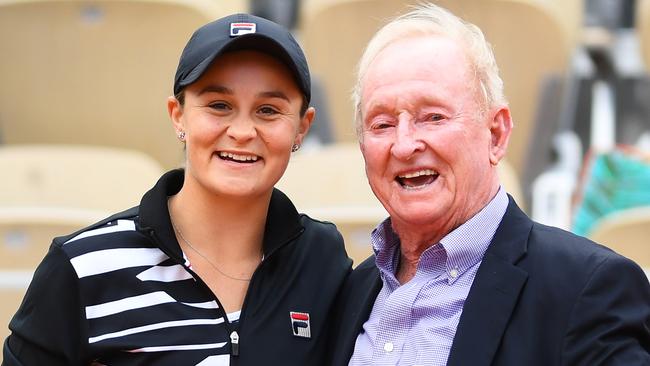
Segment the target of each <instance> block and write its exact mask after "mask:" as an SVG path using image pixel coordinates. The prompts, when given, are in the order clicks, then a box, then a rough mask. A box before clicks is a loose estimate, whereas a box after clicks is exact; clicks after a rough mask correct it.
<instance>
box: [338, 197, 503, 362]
mask: <svg viewBox="0 0 650 366" xmlns="http://www.w3.org/2000/svg"><path fill="white" fill-rule="evenodd" d="M507 206H508V196H507V195H506V193H505V191H504V190H503V188H500V189H499V191H498V192H497V194H496V196H495V197H494V198H493V199H492V201H490V203H488V205H487V206H485V207H484V208H483V209H482V210H481V211H479V212H478V213H477V214H476V215H475V216H474V217H472V218H471V219H470V220H468V221H467V222H465V223H464V224H462V225H461V226H459V227H458V228H456V229H455V230H454V231H452V232H451V233H449V234H447V236H445V237H444V238H442V240H440V243H438V244H436V245H433V246H431V247H430V248H428V249H427V250H425V251H424V252H423V253H422V255H421V257H420V262H419V264H418V268H417V272H416V274H415V277H413V278H412V279H411V280H410V281H409V282H407V283H405V284H404V285H400V283H399V282H398V281H397V278H396V277H395V272H396V269H397V265H398V262H399V238H398V237H397V235H396V234H395V233H394V232H393V230H392V228H391V223H390V218H389V219H387V220H385V221H384V222H382V223H381V224H380V225H379V226H378V227H377V228H376V229H375V230H374V231H373V232H372V236H371V240H372V245H373V249H374V251H375V254H376V262H377V267H378V268H379V272H380V276H381V279H382V282H383V287H382V289H381V291H380V292H379V295H378V296H377V299H376V300H375V304H374V306H373V308H372V312H371V313H370V317H369V319H368V320H367V321H366V322H365V324H364V325H363V331H362V332H361V333H360V334H359V336H358V337H357V340H356V344H355V348H354V354H353V355H352V359H351V360H350V366H361V365H400V366H407V365H408V366H413V365H418V366H419V365H422V366H430V365H445V364H446V363H447V358H448V357H449V351H450V349H451V344H452V342H453V340H454V335H455V334H456V328H457V326H458V322H459V320H460V315H461V313H462V312H463V304H464V303H465V299H466V298H467V294H468V293H469V289H470V287H471V286H472V282H473V281H474V277H475V276H476V271H477V270H478V267H479V266H480V264H481V260H482V258H483V254H485V251H486V250H487V248H488V246H489V245H490V241H492V238H493V237H494V233H495V232H496V230H497V227H498V226H499V223H500V222H501V219H502V218H503V215H504V214H505V212H506V208H507ZM486 316H489V314H486Z"/></svg>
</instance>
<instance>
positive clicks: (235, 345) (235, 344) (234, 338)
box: [230, 330, 239, 356]
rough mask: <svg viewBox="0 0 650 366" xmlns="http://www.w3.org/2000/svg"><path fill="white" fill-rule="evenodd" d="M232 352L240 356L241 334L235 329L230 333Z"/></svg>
mask: <svg viewBox="0 0 650 366" xmlns="http://www.w3.org/2000/svg"><path fill="white" fill-rule="evenodd" d="M230 353H231V354H232V355H233V356H239V334H237V331H235V330H233V331H232V333H230Z"/></svg>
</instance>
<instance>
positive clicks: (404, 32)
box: [352, 4, 507, 137]
mask: <svg viewBox="0 0 650 366" xmlns="http://www.w3.org/2000/svg"><path fill="white" fill-rule="evenodd" d="M421 36H444V37H449V38H452V39H455V40H458V41H460V42H462V43H463V45H464V47H465V50H466V53H467V57H468V59H469V62H470V65H471V66H472V67H473V69H474V74H475V75H476V80H477V87H478V88H479V90H480V93H481V95H482V96H483V100H482V101H481V102H482V103H481V104H482V105H483V106H484V107H487V108H489V107H492V106H496V105H505V104H507V101H506V99H505V96H504V95H503V81H502V80H501V77H500V76H499V68H498V67H497V63H496V60H495V58H494V53H493V52H492V47H491V46H490V44H489V43H488V42H487V41H486V40H485V37H484V36H483V32H481V30H480V29H479V28H478V27H477V26H475V25H474V24H472V23H469V22H466V21H464V20H463V19H461V18H459V17H457V16H456V15H454V14H452V13H451V12H450V11H448V10H446V9H444V8H441V7H440V6H437V5H434V4H420V5H417V6H415V7H414V9H413V10H412V11H410V12H408V13H406V14H404V15H401V16H399V17H397V18H395V19H394V20H392V21H391V22H389V23H388V24H386V25H384V26H383V27H382V28H381V29H380V30H379V31H378V32H377V33H376V34H375V35H374V36H373V38H372V39H371V40H370V42H369V43H368V45H367V46H366V49H365V51H364V52H363V55H362V56H361V60H360V61H359V64H358V68H357V80H356V84H355V87H354V91H353V94H352V98H353V101H354V106H355V125H356V130H357V134H358V135H359V137H361V135H360V133H361V123H362V120H361V119H362V116H361V88H362V83H363V79H364V77H365V74H366V72H367V71H368V67H369V66H370V64H371V63H372V62H373V60H374V59H375V57H377V55H378V54H379V53H380V52H381V51H382V50H383V49H384V48H386V47H388V46H389V45H390V44H391V43H393V42H396V41H399V40H403V39H405V38H409V37H421ZM405 67H408V65H405ZM484 109H485V108H484Z"/></svg>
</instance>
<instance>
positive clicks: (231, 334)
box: [206, 227, 305, 356]
mask: <svg viewBox="0 0 650 366" xmlns="http://www.w3.org/2000/svg"><path fill="white" fill-rule="evenodd" d="M304 231H305V228H304V227H301V228H300V230H298V231H297V232H296V233H295V234H294V235H292V236H290V237H289V238H288V239H287V240H285V241H284V242H283V243H282V244H280V245H278V246H277V247H275V248H274V249H273V250H272V251H270V252H269V255H268V256H265V258H264V260H263V261H262V262H261V263H260V265H259V266H257V268H256V269H255V271H254V272H253V275H252V276H251V282H250V285H249V286H248V289H247V290H246V295H245V296H244V303H243V304H242V307H241V313H239V329H243V327H244V319H245V317H244V315H245V314H246V309H248V306H247V305H248V299H249V297H250V294H251V288H252V286H253V284H254V283H255V277H256V276H257V274H258V273H259V272H260V271H261V269H262V266H263V265H264V263H266V262H267V260H268V259H270V258H271V257H272V256H273V255H274V254H275V253H276V252H277V251H278V250H279V249H281V248H283V247H284V246H285V245H287V244H289V243H290V242H292V241H293V240H295V239H296V238H297V237H299V236H300V235H302V233H303V232H304ZM206 286H207V285H206ZM215 298H216V296H215ZM233 334H234V335H235V337H236V343H233ZM230 341H231V342H230V343H231V355H232V356H239V344H240V343H241V339H240V337H239V333H237V331H235V330H233V332H232V333H230ZM233 344H236V346H235V347H232V345H233ZM234 349H236V352H235V351H234Z"/></svg>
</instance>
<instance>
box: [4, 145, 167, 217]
mask: <svg viewBox="0 0 650 366" xmlns="http://www.w3.org/2000/svg"><path fill="white" fill-rule="evenodd" d="M0 170H1V171H3V172H6V174H4V175H3V179H2V186H3V189H2V190H0V207H2V208H4V207H54V208H59V207H65V208H71V209H84V210H90V211H94V212H97V213H102V214H106V213H111V212H118V211H121V210H125V209H127V208H130V207H133V206H135V205H137V204H139V202H140V198H141V196H142V194H143V193H144V192H146V191H147V190H148V189H149V188H151V187H153V185H154V184H155V183H156V181H157V179H158V178H159V177H160V175H161V174H162V172H163V170H162V168H161V167H160V165H159V164H158V162H157V161H155V160H154V159H153V158H151V157H149V156H148V155H146V154H144V153H141V152H138V151H135V150H125V149H118V148H108V147H97V146H68V145H5V146H0Z"/></svg>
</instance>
